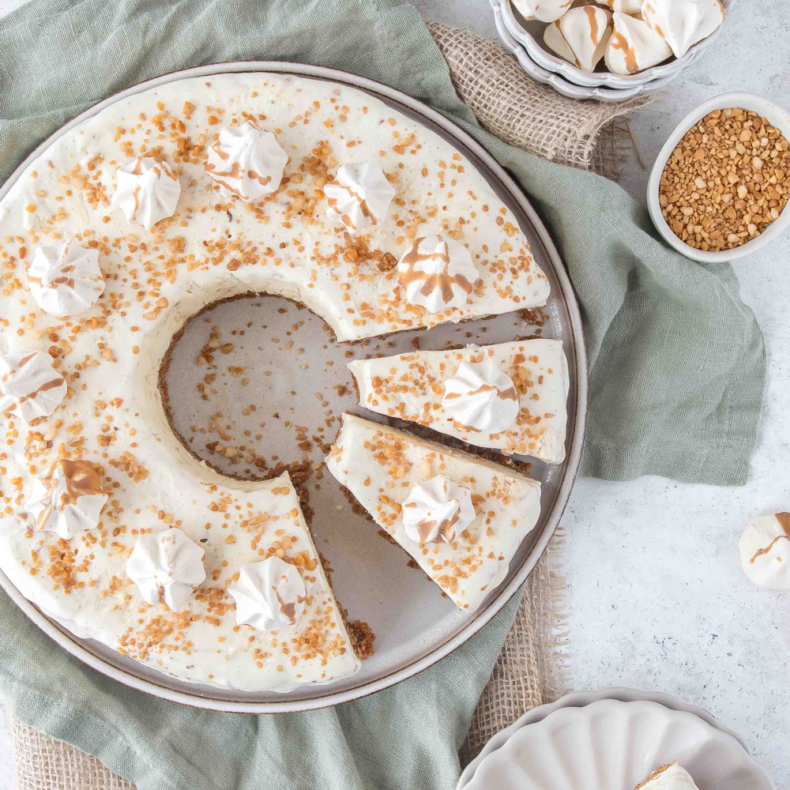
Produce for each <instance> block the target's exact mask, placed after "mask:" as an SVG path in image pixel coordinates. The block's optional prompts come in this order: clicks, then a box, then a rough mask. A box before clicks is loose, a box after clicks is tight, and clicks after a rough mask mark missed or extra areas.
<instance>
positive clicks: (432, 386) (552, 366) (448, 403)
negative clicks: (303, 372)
mask: <svg viewBox="0 0 790 790" xmlns="http://www.w3.org/2000/svg"><path fill="white" fill-rule="evenodd" d="M348 367H349V369H350V370H351V373H352V374H353V375H354V378H355V379H356V382H357V388H358V390H359V401H360V404H361V405H362V406H364V407H365V408H367V409H370V410H371V411H375V412H378V413H379V414H385V415H386V416H388V417H398V418H400V419H402V420H411V421H412V422H417V423H420V425H425V426H427V427H429V428H432V429H433V430H435V431H438V432H440V433H444V434H446V435H448V436H454V437H455V438H457V439H462V440H463V441H465V442H468V443H469V444H473V445H476V446H478V447H488V448H494V449H497V450H501V451H502V452H504V453H507V454H511V453H517V454H519V455H530V456H533V457H534V458H539V459H540V460H541V461H546V462H547V463H552V464H558V463H561V462H562V461H563V460H564V459H565V431H566V424H567V418H568V415H567V408H566V401H567V398H568V363H567V361H566V359H565V352H564V351H563V349H562V342H561V341H560V340H547V339H543V338H537V339H535V340H519V341H514V342H511V343H498V344H496V345H492V346H467V347H466V348H460V349H455V350H452V351H413V352H409V353H407V354H401V355H399V356H394V357H379V358H378V359H359V360H355V361H353V362H351V363H349V366H348Z"/></svg>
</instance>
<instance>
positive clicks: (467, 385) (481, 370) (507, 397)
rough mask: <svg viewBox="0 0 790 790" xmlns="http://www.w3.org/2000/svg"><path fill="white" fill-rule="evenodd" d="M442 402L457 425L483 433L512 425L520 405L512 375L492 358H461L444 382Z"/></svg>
mask: <svg viewBox="0 0 790 790" xmlns="http://www.w3.org/2000/svg"><path fill="white" fill-rule="evenodd" d="M442 406H443V407H444V409H445V410H446V411H447V412H448V414H450V416H451V417H452V418H453V419H454V420H455V421H456V422H457V423H459V424H460V425H463V426H464V427H466V428H471V429H472V430H475V431H484V432H485V433H500V432H501V431H506V430H507V429H508V428H510V427H512V426H513V424H514V423H515V422H516V418H517V417H518V412H519V409H520V405H519V398H518V392H517V391H516V387H515V385H514V384H513V381H512V379H511V378H510V377H509V376H507V375H506V374H505V373H504V372H503V371H502V370H501V369H500V368H499V367H497V365H496V363H495V362H494V361H493V360H491V359H484V360H483V361H482V362H465V361H464V362H461V363H460V364H459V365H458V368H457V370H456V371H455V374H454V375H453V376H452V377H450V378H449V379H447V380H446V381H445V382H444V395H443V396H442Z"/></svg>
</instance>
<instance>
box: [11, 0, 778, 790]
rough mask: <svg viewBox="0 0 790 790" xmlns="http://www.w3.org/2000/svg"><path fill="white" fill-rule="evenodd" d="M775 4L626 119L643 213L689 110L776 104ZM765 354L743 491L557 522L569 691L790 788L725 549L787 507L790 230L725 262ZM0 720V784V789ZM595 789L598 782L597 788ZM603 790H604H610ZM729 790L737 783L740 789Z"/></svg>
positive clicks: (759, 655) (749, 0)
mask: <svg viewBox="0 0 790 790" xmlns="http://www.w3.org/2000/svg"><path fill="white" fill-rule="evenodd" d="M22 2H24V0H0V15H2V14H3V13H7V12H8V11H10V10H12V9H13V8H15V7H17V6H18V5H21V3H22ZM412 2H413V4H414V5H415V6H416V7H417V8H418V9H419V11H420V12H421V13H422V14H423V15H424V16H425V17H426V18H427V19H434V20H439V21H444V22H448V23H451V24H455V25H458V26H461V27H466V28H469V29H471V30H474V31H475V32H477V33H479V34H480V35H482V36H486V37H488V38H492V39H496V37H497V35H496V29H495V28H494V24H493V18H492V12H491V10H490V7H489V4H488V0H412ZM788 30H790V3H788V2H787V0H741V2H740V3H739V4H738V5H737V6H736V8H735V10H734V11H733V13H732V15H731V18H730V19H729V20H728V22H727V24H726V26H725V29H724V30H723V31H722V34H721V35H720V36H719V39H718V40H717V42H716V43H715V45H714V46H713V47H712V48H710V49H709V50H708V51H707V53H706V55H705V57H703V58H701V59H700V60H698V61H697V62H696V63H695V64H694V65H693V66H692V67H691V68H690V69H688V70H687V71H686V72H684V73H683V74H682V75H681V76H680V77H679V78H678V79H677V80H676V81H675V82H674V83H673V84H672V85H671V86H670V88H669V90H668V91H667V92H666V93H665V94H664V95H662V96H660V97H658V99H657V100H656V102H655V103H654V104H652V105H650V106H649V107H647V108H644V109H642V110H640V111H639V112H637V113H636V114H635V115H634V116H633V119H632V129H633V135H634V140H635V145H636V147H637V149H638V156H637V154H636V152H635V151H633V150H632V152H631V155H630V156H629V158H628V160H627V161H625V162H624V163H623V174H622V179H621V183H622V184H623V186H624V187H625V188H626V189H628V191H629V192H631V194H632V195H634V197H636V198H637V199H638V200H640V202H642V203H643V204H644V196H643V192H644V188H645V185H646V182H647V175H648V172H647V170H646V169H645V167H643V166H642V165H641V164H640V161H641V162H644V163H645V166H649V164H650V163H651V162H652V161H653V160H654V158H655V156H656V154H657V153H658V150H659V149H660V147H661V146H662V144H663V143H664V141H665V140H666V138H667V137H668V136H669V134H670V132H671V131H672V129H673V128H674V127H675V125H676V124H677V123H678V122H679V121H680V120H681V118H683V116H685V115H686V114H687V113H688V112H689V111H690V110H691V109H693V108H694V107H695V106H696V105H697V104H699V103H701V102H702V101H704V100H705V99H707V98H710V97H711V96H715V95H717V94H719V93H723V92H727V91H732V90H745V91H752V92H754V93H759V94H761V95H764V96H767V97H768V98H771V99H772V100H774V101H775V102H777V103H779V104H781V105H783V106H785V107H787V108H790V39H788V32H787V31H788ZM735 268H736V272H737V274H738V278H739V280H740V283H741V291H742V296H743V299H744V300H745V301H746V303H747V304H748V305H749V306H750V307H751V308H752V309H753V310H754V311H755V313H756V315H757V319H758V321H759V323H760V326H761V327H762V329H763V332H764V334H765V339H766V344H767V347H768V386H767V390H766V397H765V410H764V414H763V420H762V425H761V430H760V437H759V441H758V446H757V450H756V452H755V456H754V460H753V463H752V473H751V476H750V479H749V483H748V485H746V486H745V487H743V488H738V489H723V488H713V487H710V486H692V485H683V484H680V483H676V482H673V481H669V480H664V479H660V478H643V479H641V480H637V481H633V482H630V483H609V482H604V481H599V480H590V479H587V480H580V481H579V482H578V484H577V486H576V488H575V489H574V492H573V496H572V498H571V502H570V505H569V507H568V511H567V515H566V517H565V519H564V524H565V527H566V528H567V530H568V535H569V540H568V550H567V557H566V570H567V577H568V584H569V593H570V612H571V617H570V635H571V650H572V653H573V687H574V688H575V689H592V688H601V687H605V686H611V685H626V686H632V687H635V688H640V689H649V690H657V691H664V692H668V693H670V694H675V695H677V696H678V697H681V698H682V699H684V700H685V701H686V702H689V703H692V704H695V705H700V706H702V707H704V708H707V709H708V710H710V711H711V712H712V713H713V714H714V715H715V716H717V717H718V718H719V719H720V720H721V721H722V722H723V723H724V724H725V725H727V726H728V727H731V728H732V729H734V730H736V731H737V732H738V733H740V734H741V735H742V736H743V738H744V739H745V740H746V742H747V743H748V744H749V747H750V749H751V750H752V752H753V754H755V755H756V756H757V757H758V759H759V760H760V761H761V762H762V763H763V764H764V765H765V766H766V767H767V768H768V770H769V772H770V773H771V774H772V776H773V778H774V781H775V782H776V784H777V787H778V788H780V789H781V788H785V787H790V745H788V739H787V733H788V732H790V690H789V689H790V683H788V678H790V660H789V656H790V639H789V638H788V634H790V593H787V594H784V595H783V594H781V593H770V592H764V591H760V590H758V589H756V588H754V587H752V586H751V585H750V584H749V582H748V581H747V580H746V579H745V578H744V577H743V575H742V573H741V570H740V566H739V563H738V555H737V550H736V543H737V539H738V536H739V535H740V532H741V530H742V528H743V526H744V525H745V523H746V522H747V521H748V519H749V518H750V517H751V516H752V515H754V514H756V513H758V512H761V511H771V510H790V475H789V474H788V471H789V470H790V464H789V463H788V451H789V450H790V410H789V409H788V408H787V394H786V393H787V391H788V388H790V310H788V309H787V306H786V303H787V294H790V234H785V236H784V237H783V238H781V239H780V240H778V241H777V242H775V243H774V244H773V245H771V246H769V247H768V248H767V249H765V250H763V251H761V252H759V253H756V254H755V255H753V256H751V257H748V258H744V259H741V260H740V261H738V262H737V263H736V266H735ZM11 766H12V759H11V751H10V737H9V735H8V731H7V729H3V727H2V719H0V790H10V788H11V787H12V779H11V770H12V767H11ZM602 790H603V789H602ZM613 790H619V789H617V788H614V789H613ZM744 790H747V789H746V788H744Z"/></svg>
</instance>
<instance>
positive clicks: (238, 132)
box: [206, 122, 288, 201]
mask: <svg viewBox="0 0 790 790" xmlns="http://www.w3.org/2000/svg"><path fill="white" fill-rule="evenodd" d="M287 164H288V154H286V153H285V151H283V149H282V148H281V147H280V144H279V143H278V142H277V138H276V137H275V136H274V134H272V132H265V131H263V129H259V128H258V127H257V126H255V125H254V124H252V123H249V122H247V123H245V124H242V125H241V126H223V127H222V128H221V129H220V131H219V136H218V139H217V140H216V141H215V142H214V143H213V144H212V145H210V146H209V149H208V161H207V162H206V173H207V174H208V175H209V176H210V177H211V178H213V179H214V181H216V182H217V184H219V187H220V192H221V193H222V194H223V195H225V196H226V197H238V198H241V199H242V200H245V201H251V200H258V198H262V197H264V196H265V195H270V194H271V193H272V192H276V191H277V189H278V188H279V186H280V182H281V181H282V178H283V171H284V170H285V166H286V165H287Z"/></svg>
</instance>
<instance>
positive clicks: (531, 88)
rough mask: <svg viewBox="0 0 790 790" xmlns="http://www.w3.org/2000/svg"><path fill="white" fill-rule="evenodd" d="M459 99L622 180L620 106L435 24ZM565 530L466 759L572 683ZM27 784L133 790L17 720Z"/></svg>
mask: <svg viewBox="0 0 790 790" xmlns="http://www.w3.org/2000/svg"><path fill="white" fill-rule="evenodd" d="M429 29H430V31H431V35H432V36H433V37H434V39H435V41H436V43H437V44H438V46H439V48H440V49H441V51H442V54H443V55H444V57H445V59H446V60H447V63H448V65H449V67H450V73H451V76H452V79H453V83H454V85H455V87H456V90H457V91H458V94H459V96H460V97H461V99H463V101H464V102H465V103H466V104H467V105H469V107H470V108H471V109H472V111H473V112H474V114H475V115H476V116H477V119H478V120H479V122H480V123H481V124H482V125H483V126H485V127H486V128H487V129H488V130H489V131H491V132H493V133H495V134H496V135H497V136H498V137H500V138H501V139H503V140H505V141H506V142H508V143H511V144H512V145H517V146H519V147H521V148H524V149H526V150H528V151H532V152H534V153H536V154H538V155H540V156H543V157H545V158H546V159H551V160H553V161H556V162H562V163H563V164H568V165H573V166H575V167H581V168H586V169H591V170H595V171H596V172H598V173H601V174H602V175H606V176H609V177H611V178H616V177H617V162H618V158H619V157H618V150H619V147H620V146H621V145H622V141H623V139H624V136H625V135H626V134H627V127H625V126H624V124H623V120H622V116H623V115H624V113H626V112H628V111H629V110H632V109H633V108H634V107H636V106H638V105H639V103H640V102H633V101H632V102H626V103H624V104H619V105H610V104H599V103H598V102H578V101H574V100H572V99H566V98H564V97H563V96H560V95H559V94H558V93H556V92H555V91H554V90H553V89H552V88H548V87H546V86H544V85H539V84H538V83H536V82H533V81H532V80H531V79H530V78H529V77H527V76H526V74H524V72H523V71H522V70H521V68H520V66H519V65H518V62H517V61H516V59H515V58H514V57H513V56H512V55H511V54H510V53H508V52H507V51H506V50H504V49H503V48H502V47H500V46H498V45H497V44H495V43H493V42H491V41H488V40H486V39H483V38H480V37H479V36H476V35H474V34H473V33H470V32H468V31H466V30H460V29H458V28H454V27H450V26H448V25H443V24H439V23H436V22H431V23H429ZM563 543H564V536H563V535H562V531H561V530H560V531H558V533H557V535H555V537H554V540H553V541H552V543H551V545H550V546H549V550H548V551H547V552H546V553H545V554H544V556H543V557H542V558H541V560H540V562H539V563H538V565H537V566H536V568H535V570H534V571H533V572H532V574H531V576H530V578H529V581H528V583H527V588H526V593H525V595H524V599H523V601H522V603H521V607H520V608H519V611H518V615H517V616H516V620H515V622H514V623H513V627H512V629H511V631H510V633H509V634H508V637H507V639H506V641H505V644H504V647H503V648H502V653H501V654H500V656H499V659H498V661H497V664H496V667H495V668H494V672H493V674H492V675H491V680H490V681H489V682H488V685H487V686H486V688H485V691H484V692H483V695H482V696H481V698H480V702H479V703H478V705H477V708H476V710H475V713H474V716H473V718H472V723H471V727H470V729H469V734H468V736H467V742H466V744H465V745H464V749H463V752H462V761H463V762H464V764H465V763H467V762H468V761H469V760H471V759H472V758H473V757H474V756H475V755H476V754H477V753H478V752H479V751H480V749H481V748H482V747H483V746H484V744H485V743H486V742H487V741H488V740H489V738H491V736H492V735H494V734H495V733H497V732H498V731H499V730H501V729H502V728H503V727H507V726H508V725H509V724H511V723H512V722H513V721H515V720H516V719H517V718H518V717H519V716H521V715H522V714H523V713H524V712H525V711H527V710H529V709H530V708H533V707H535V706H536V705H540V704H542V703H544V702H547V701H549V700H551V699H553V698H554V697H556V696H557V695H558V694H559V693H561V691H562V690H563V687H564V686H565V685H566V684H567V680H568V673H569V657H568V652H567V647H568V644H567V634H566V632H565V628H564V621H565V616H566V613H565V579H564V576H563V574H562V545H563ZM12 733H13V742H14V753H15V757H16V771H17V778H16V781H17V785H16V786H17V788H18V790H134V785H133V784H131V783H130V782H127V781H126V780H124V779H121V777H119V776H117V775H116V774H114V773H112V772H111V771H109V770H107V769H106V768H105V767H104V766H103V765H102V764H101V763H100V762H99V761H98V760H97V759H96V758H95V757H92V756H90V755H87V754H85V753H84V752H81V751H79V750H78V749H75V748H74V747H73V746H70V745H68V744H66V743H64V742H62V741H56V740H54V739H52V738H49V737H47V736H45V735H42V734H41V733H39V732H38V731H37V730H34V729H33V728H32V727H28V726H27V725H25V724H22V723H21V722H19V721H17V720H12Z"/></svg>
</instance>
